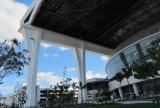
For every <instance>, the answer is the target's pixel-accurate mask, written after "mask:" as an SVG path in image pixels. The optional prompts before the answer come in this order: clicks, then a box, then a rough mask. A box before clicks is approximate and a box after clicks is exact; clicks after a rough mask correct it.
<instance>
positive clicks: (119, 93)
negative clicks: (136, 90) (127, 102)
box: [118, 88, 123, 100]
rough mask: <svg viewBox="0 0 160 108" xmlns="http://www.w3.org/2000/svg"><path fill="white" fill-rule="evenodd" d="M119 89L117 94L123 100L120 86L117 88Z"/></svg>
mask: <svg viewBox="0 0 160 108" xmlns="http://www.w3.org/2000/svg"><path fill="white" fill-rule="evenodd" d="M118 91H119V95H120V97H121V100H123V92H122V88H118Z"/></svg>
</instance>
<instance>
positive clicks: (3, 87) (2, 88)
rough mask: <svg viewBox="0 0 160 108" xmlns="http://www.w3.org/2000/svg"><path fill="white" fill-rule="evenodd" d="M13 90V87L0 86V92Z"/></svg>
mask: <svg viewBox="0 0 160 108" xmlns="http://www.w3.org/2000/svg"><path fill="white" fill-rule="evenodd" d="M4 89H5V90H13V89H14V87H11V86H0V90H4Z"/></svg>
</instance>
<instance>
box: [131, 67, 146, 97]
mask: <svg viewBox="0 0 160 108" xmlns="http://www.w3.org/2000/svg"><path fill="white" fill-rule="evenodd" d="M132 68H133V72H134V78H136V79H138V80H141V86H142V89H143V93H144V96H146V92H145V89H144V82H143V81H142V80H146V79H147V74H146V71H145V68H146V67H144V66H143V65H141V64H135V65H133V67H132Z"/></svg>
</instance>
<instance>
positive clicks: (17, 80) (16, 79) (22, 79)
mask: <svg viewBox="0 0 160 108" xmlns="http://www.w3.org/2000/svg"><path fill="white" fill-rule="evenodd" d="M24 80H25V79H24V78H22V79H15V80H14V81H24Z"/></svg>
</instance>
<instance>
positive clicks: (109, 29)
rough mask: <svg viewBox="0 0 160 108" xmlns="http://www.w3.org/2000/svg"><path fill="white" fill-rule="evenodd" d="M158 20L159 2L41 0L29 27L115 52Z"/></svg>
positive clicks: (149, 0) (138, 0) (142, 0)
mask: <svg viewBox="0 0 160 108" xmlns="http://www.w3.org/2000/svg"><path fill="white" fill-rule="evenodd" d="M26 20H27V19H26ZM159 21H160V0H44V2H43V4H42V5H41V7H40V8H39V10H38V13H37V14H36V17H35V19H34V21H33V23H32V25H34V26H37V27H41V28H44V29H47V30H51V31H54V32H58V33H61V34H65V35H68V36H71V37H74V38H78V39H82V40H85V41H88V42H92V43H95V44H98V45H101V46H105V47H109V48H112V49H114V48H116V47H117V46H118V45H119V44H120V43H122V42H123V41H125V40H126V39H127V38H129V37H130V36H131V35H133V34H135V33H137V32H138V31H140V30H143V29H145V28H146V27H149V26H151V25H153V24H155V23H157V22H159Z"/></svg>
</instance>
